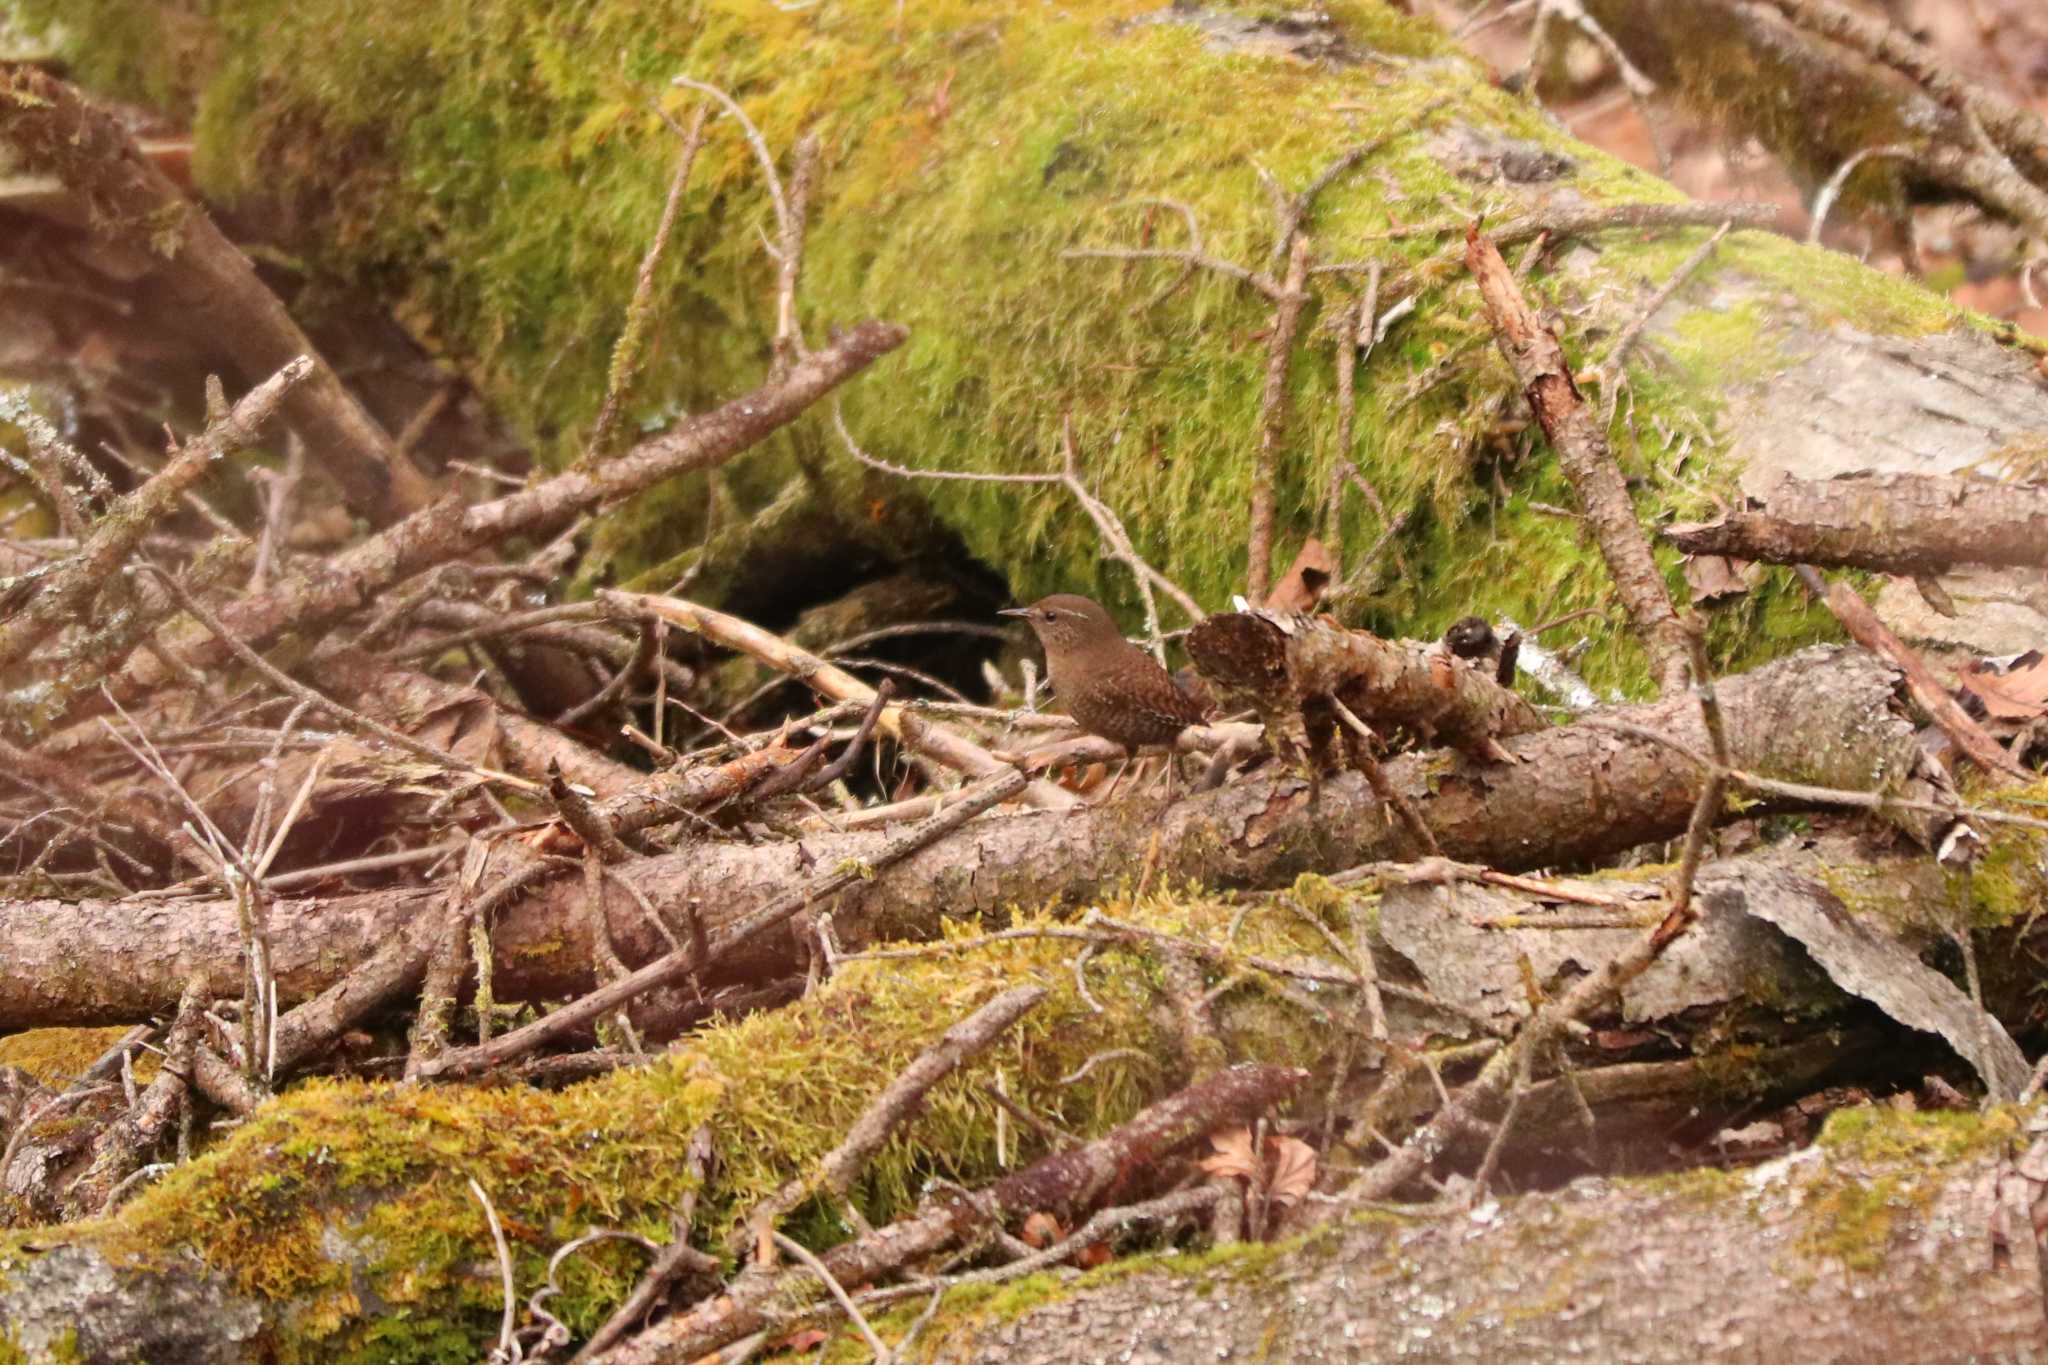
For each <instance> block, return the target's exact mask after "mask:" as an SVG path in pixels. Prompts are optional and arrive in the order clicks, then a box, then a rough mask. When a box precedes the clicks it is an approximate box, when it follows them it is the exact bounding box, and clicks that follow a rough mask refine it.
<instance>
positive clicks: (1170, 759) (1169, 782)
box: [1152, 744, 1180, 806]
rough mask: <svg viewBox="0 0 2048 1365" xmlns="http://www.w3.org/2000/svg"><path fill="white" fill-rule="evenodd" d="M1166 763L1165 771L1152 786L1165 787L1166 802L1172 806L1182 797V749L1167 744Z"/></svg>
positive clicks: (1156, 787)
mask: <svg viewBox="0 0 2048 1365" xmlns="http://www.w3.org/2000/svg"><path fill="white" fill-rule="evenodd" d="M1165 763H1166V769H1165V771H1164V772H1162V773H1160V774H1159V780H1158V781H1156V782H1154V783H1153V784H1152V786H1153V789H1154V790H1155V791H1156V790H1158V789H1160V788H1162V787H1163V788H1165V790H1166V804H1167V805H1169V806H1170V805H1172V804H1173V803H1174V802H1175V801H1177V800H1179V799H1180V751H1179V750H1177V749H1175V748H1174V747H1173V745H1171V744H1168V745H1167V746H1166V756H1165Z"/></svg>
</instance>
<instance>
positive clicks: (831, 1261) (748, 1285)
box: [592, 1066, 1309, 1365]
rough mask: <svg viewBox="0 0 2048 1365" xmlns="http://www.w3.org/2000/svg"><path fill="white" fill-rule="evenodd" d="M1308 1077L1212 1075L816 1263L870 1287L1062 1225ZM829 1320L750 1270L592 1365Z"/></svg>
mask: <svg viewBox="0 0 2048 1365" xmlns="http://www.w3.org/2000/svg"><path fill="white" fill-rule="evenodd" d="M1308 1074H1309V1073H1308V1072H1306V1071H1302V1070H1300V1069H1298V1068H1295V1067H1287V1066H1238V1067H1232V1068H1231V1069H1230V1070H1228V1071H1219V1072H1218V1073H1216V1074H1215V1075H1214V1076H1211V1077H1209V1078H1208V1079H1207V1080H1205V1081H1201V1082H1199V1083H1198V1084H1195V1085H1192V1086H1189V1087H1188V1088H1187V1089H1186V1090H1183V1091H1181V1092H1180V1093H1179V1094H1177V1095H1175V1096H1173V1097H1172V1098H1170V1099H1165V1100H1161V1101H1160V1102H1159V1103H1157V1104H1155V1105H1153V1106H1151V1107H1150V1108H1149V1109H1146V1110H1144V1111H1143V1112H1141V1113H1140V1114H1139V1115H1138V1116H1137V1117H1136V1118H1134V1119H1132V1120H1131V1121H1130V1122H1129V1123H1126V1124H1124V1125H1123V1126H1122V1127H1120V1128H1117V1129H1114V1130H1112V1131H1111V1132H1109V1133H1107V1134H1105V1135H1104V1136H1102V1137H1099V1138H1097V1139H1095V1140H1094V1141H1093V1142H1084V1143H1082V1144H1081V1145H1080V1146H1078V1147H1073V1148H1070V1149H1068V1150H1067V1151H1064V1152H1058V1153H1055V1154H1054V1155H1052V1156H1049V1157H1046V1158H1045V1159H1044V1160H1042V1161H1038V1162H1034V1163H1033V1164H1032V1165H1030V1166H1027V1167H1025V1168H1024V1169H1023V1170H1021V1171H1019V1172H1017V1173H1016V1174H1015V1175H1013V1176H1010V1177H1009V1178H1008V1179H1005V1180H1000V1181H998V1182H996V1184H995V1185H994V1186H993V1187H991V1188H990V1189H988V1190H986V1191H984V1192H982V1194H981V1195H980V1196H979V1199H978V1200H977V1201H976V1202H975V1203H970V1202H969V1201H967V1200H965V1199H961V1198H959V1197H957V1196H949V1197H946V1198H945V1199H944V1202H942V1203H939V1204H938V1206H937V1207H935V1208H932V1209H930V1210H929V1211H927V1212H925V1213H922V1214H919V1215H918V1216H917V1217H914V1218H909V1219H905V1220H904V1221H902V1222H900V1223H891V1224H890V1225H889V1226H888V1227H885V1228H878V1229H876V1230H875V1231H874V1232H872V1233H870V1234H869V1235H867V1236H865V1237H860V1238H857V1239H855V1240H854V1241H851V1242H844V1243H841V1244H840V1245H839V1246H836V1247H834V1248H832V1250H830V1251H828V1252H826V1253H825V1254H824V1258H823V1259H824V1262H825V1268H826V1269H827V1270H829V1271H831V1272H832V1275H833V1278H835V1279H837V1280H838V1281H839V1282H840V1283H841V1284H872V1283H873V1282H874V1281H876V1280H877V1279H880V1278H881V1277H882V1276H884V1275H887V1274H889V1273H890V1272H892V1271H895V1270H898V1269H901V1268H902V1267H903V1266H906V1265H909V1264H910V1263H911V1262H913V1261H916V1260H920V1259H922V1258H924V1257H927V1256H930V1255H932V1254H934V1253H936V1252H939V1251H943V1250H945V1249H946V1248H947V1247H949V1246H952V1245H954V1244H955V1243H956V1242H959V1241H960V1240H962V1239H963V1238H965V1237H967V1236H968V1235H970V1234H971V1233H973V1232H975V1231H977V1230H979V1229H981V1228H982V1227H984V1226H986V1225H987V1224H988V1222H990V1221H991V1220H993V1221H994V1222H996V1223H997V1224H999V1225H1000V1224H1004V1223H1009V1222H1012V1221H1014V1220H1015V1219H1018V1218H1021V1217H1022V1216H1023V1215H1025V1214H1027V1213H1037V1212H1040V1211H1043V1212H1047V1213H1051V1214H1053V1215H1054V1216H1055V1217H1057V1218H1059V1219H1060V1220H1061V1222H1062V1223H1072V1222H1074V1221H1076V1219H1075V1215H1076V1214H1077V1213H1081V1212H1084V1211H1086V1210H1087V1209H1089V1208H1091V1207H1092V1206H1093V1205H1094V1204H1095V1203H1096V1201H1098V1200H1099V1199H1101V1198H1102V1196H1103V1195H1104V1194H1105V1193H1106V1192H1107V1191H1108V1190H1109V1189H1110V1188H1111V1187H1112V1185H1114V1184H1115V1183H1116V1182H1117V1181H1118V1180H1120V1179H1123V1178H1126V1177H1128V1176H1130V1175H1131V1174H1132V1173H1134V1172H1140V1171H1143V1170H1144V1169H1145V1168H1147V1167H1148V1166H1150V1165H1152V1164H1153V1163H1154V1162H1156V1161H1157V1160H1158V1159H1159V1158H1160V1157H1162V1156H1164V1155H1165V1154H1166V1153H1168V1152H1170V1151H1172V1150H1173V1149H1174V1148H1175V1147H1177V1146H1179V1145H1180V1144H1181V1143H1183V1142H1186V1141H1188V1140H1189V1139H1191V1138H1195V1137H1199V1136H1201V1135H1202V1134H1203V1133H1206V1132H1209V1131H1211V1130H1212V1129H1215V1128H1218V1127H1221V1126H1222V1125H1224V1124H1226V1123H1233V1122H1236V1123H1243V1122H1246V1121H1248V1120H1250V1119H1252V1118H1255V1117H1257V1116H1258V1115H1260V1114H1262V1113H1264V1112H1265V1111H1266V1110H1267V1109H1269V1108H1271V1107H1272V1106H1273V1105H1275V1104H1278V1103H1279V1102H1280V1101H1281V1100H1283V1099H1285V1098H1286V1097H1287V1095H1288V1093H1289V1092H1290V1091H1292V1090H1293V1089H1294V1088H1295V1087H1296V1086H1298V1085H1300V1084H1301V1082H1302V1081H1304V1080H1306V1079H1308ZM832 1311H836V1310H834V1309H833V1308H832V1306H831V1300H830V1299H828V1298H827V1297H826V1296H825V1293H824V1290H823V1288H822V1287H821V1286H820V1285H819V1283H818V1281H817V1279H816V1277H815V1276H814V1275H813V1274H812V1273H811V1272H810V1271H809V1270H806V1269H801V1268H799V1269H795V1270H787V1271H780V1272H776V1271H767V1272H759V1271H753V1272H749V1273H747V1274H744V1275H742V1276H741V1277H740V1278H739V1279H738V1280H737V1281H735V1282H734V1283H733V1284H732V1285H731V1286H729V1287H728V1289H727V1290H726V1292H725V1293H724V1294H721V1295H719V1296H717V1297H716V1298H713V1299H710V1300H707V1301H706V1302H704V1303H702V1304H699V1305H698V1306H697V1307H696V1308H694V1309H692V1310H691V1311H689V1312H687V1313H683V1314H681V1315H679V1316H677V1317H673V1318H669V1319H666V1320H665V1321H662V1322H659V1323H656V1324H655V1325H654V1326H653V1327H651V1328H649V1329H648V1330H647V1331H645V1332H642V1333H641V1334H640V1335H639V1336H637V1337H634V1338H633V1339H632V1340H630V1341H627V1342H625V1343H623V1344H622V1345H620V1346H618V1347H616V1348H614V1349H613V1350H611V1351H609V1352H606V1353H605V1354H604V1355H601V1356H599V1357H597V1359H596V1360H595V1361H593V1362H592V1365H654V1363H655V1362H657V1361H672V1360H695V1359H697V1357H699V1356H701V1355H704V1354H705V1353H706V1352H709V1351H715V1350H717V1349H718V1348H719V1347H721V1346H725V1345H729V1344H730V1343H732V1342H735V1341H738V1340H739V1339H740V1338H741V1337H744V1336H749V1335H751V1334H753V1333H754V1332H757V1331H760V1330H762V1329H763V1328H766V1327H770V1326H775V1327H781V1326H785V1325H793V1324H794V1322H796V1321H800V1320H803V1319H805V1318H810V1317H814V1316H817V1315H818V1314H820V1313H824V1312H832Z"/></svg>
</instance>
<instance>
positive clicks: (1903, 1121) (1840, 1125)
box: [1817, 1104, 2020, 1165]
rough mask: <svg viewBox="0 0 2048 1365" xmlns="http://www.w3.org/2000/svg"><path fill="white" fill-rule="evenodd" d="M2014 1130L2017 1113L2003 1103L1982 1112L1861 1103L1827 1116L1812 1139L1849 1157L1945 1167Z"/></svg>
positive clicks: (1998, 1144) (2003, 1140)
mask: <svg viewBox="0 0 2048 1365" xmlns="http://www.w3.org/2000/svg"><path fill="white" fill-rule="evenodd" d="M2019 1132H2020V1124H2019V1119H2018V1116H2017V1114H2016V1113H2015V1111H2013V1110H2012V1109H2011V1108H2009V1107H2001V1108H1997V1109H1993V1110H1991V1111H1989V1112H1988V1113H1984V1114H1978V1113H1976V1112H1974V1111H1960V1110H1935V1111H1932V1112H1926V1113H1919V1112H1915V1113H1903V1112H1901V1111H1899V1110H1896V1109H1892V1108H1889V1107H1887V1106H1883V1105H1874V1104H1864V1105H1857V1106H1855V1107H1854V1108H1849V1109H1837V1110H1836V1111H1835V1112H1834V1113H1832V1114H1830V1115H1828V1120H1827V1122H1826V1123H1825V1124H1823V1125H1822V1126H1821V1131H1820V1137H1819V1138H1818V1139H1817V1140H1818V1141H1819V1142H1820V1144H1821V1145H1822V1146H1824V1147H1828V1148H1830V1149H1832V1151H1833V1152H1834V1153H1835V1155H1836V1156H1838V1157H1841V1158H1843V1159H1846V1160H1850V1161H1886V1160H1893V1161H1897V1160H1908V1161H1915V1162H1923V1163H1925V1164H1928V1165H1946V1164H1947V1163H1950V1162H1953V1161H1957V1160H1960V1159H1961V1158H1963V1157H1966V1156H1970V1155H1973V1154H1975V1153H1978V1152H1983V1151H1990V1150H1997V1149H2002V1148H2004V1147H2005V1146H2006V1145H2008V1144H2009V1143H2011V1142H2012V1141H2013V1140H2014V1139H2015V1138H2016V1137H2018V1135H2019Z"/></svg>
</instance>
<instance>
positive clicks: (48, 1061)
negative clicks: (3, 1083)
mask: <svg viewBox="0 0 2048 1365" xmlns="http://www.w3.org/2000/svg"><path fill="white" fill-rule="evenodd" d="M126 1032H128V1030H127V1029H126V1028H123V1027H119V1026H116V1027H114V1028H38V1029H29V1030H27V1031H26V1032H23V1033H10V1034H8V1035H7V1036H5V1037H0V1066H11V1067H16V1068H19V1069H20V1070H22V1071H25V1072H27V1073H28V1074H29V1075H31V1076H33V1077H34V1078H35V1079H36V1080H38V1081H41V1082H42V1083H43V1084H44V1085H48V1086H59V1087H61V1086H65V1085H69V1084H70V1083H71V1082H72V1081H73V1080H75V1079H76V1078H77V1077H78V1076H79V1075H80V1074H81V1073H82V1072H83V1071H84V1070H85V1069H86V1068H87V1067H89V1066H91V1065H92V1064H93V1062H95V1061H96V1060H98V1059H99V1055H100V1054H101V1053H103V1052H105V1051H106V1050H107V1049H108V1048H110V1047H112V1046H113V1045H114V1044H115V1043H117V1042H119V1041H120V1040H121V1035H123V1034H124V1033H126ZM133 1068H134V1072H135V1079H136V1081H137V1082H138V1083H140V1084H143V1085H147V1084H148V1083H149V1081H150V1080H151V1078H153V1077H154V1076H155V1075H156V1070H157V1054H156V1053H154V1052H150V1051H148V1050H146V1049H143V1050H138V1051H137V1052H136V1054H135V1059H134V1062H133Z"/></svg>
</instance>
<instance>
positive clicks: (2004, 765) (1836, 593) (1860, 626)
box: [1798, 564, 2035, 781]
mask: <svg viewBox="0 0 2048 1365" xmlns="http://www.w3.org/2000/svg"><path fill="white" fill-rule="evenodd" d="M1798 573H1799V581H1800V582H1801V583H1804V584H1805V585H1806V590H1807V591H1808V592H1810V593H1812V594H1813V595H1814V596H1815V597H1818V598H1820V599H1821V600H1822V601H1823V602H1826V603H1827V604H1828V610H1829V611H1831V612H1833V613H1834V614H1835V619H1836V620H1838V621H1840V622H1841V623H1842V629H1844V630H1846V631H1848V632H1849V635H1850V637H1851V638H1853V639H1854V640H1855V641H1856V643H1858V644H1860V645H1862V646H1863V647H1864V648H1865V649H1867V650H1869V651H1870V652H1871V653H1873V654H1879V655H1882V656H1884V657H1885V658H1887V659H1890V660H1891V661H1892V662H1893V663H1895V664H1897V665H1898V666H1899V667H1900V668H1901V669H1903V670H1904V671H1905V674H1906V687H1907V689H1908V690H1909V691H1911V692H1912V694H1913V700H1914V701H1916V702H1918V703H1919V704H1920V708H1921V709H1922V710H1923V711H1925V712H1927V714H1928V715H1929V716H1931V717H1933V719H1934V723H1935V724H1936V725H1939V726H1940V727H1941V729H1942V733H1944V734H1946V735H1947V736H1948V737H1949V738H1950V739H1951V740H1953V741H1954V742H1955V746H1956V747H1957V748H1958V749H1960V750H1962V751H1963V753H1965V754H1967V755H1969V757H1970V761H1971V762H1973V763H1975V764H1976V765H1977V766H1978V767H1980V768H1982V769H1983V770H1984V771H1985V773H1987V774H1988V775H1990V776H1991V777H1992V778H1993V779H1994V780H2001V781H2002V780H2007V779H2013V778H2017V779H2019V780H2020V781H2031V780H2032V779H2033V778H2034V776H2035V774H2034V773H2033V772H2032V771H2031V770H2029V769H2027V768H2026V767H2023V766H2022V765H2021V764H2020V762H2019V761H2018V760H2017V759H2015V758H2014V757H2013V756H2012V755H2011V754H2009V753H2007V752H2006V751H2005V747H2004V746H2003V745H2001V744H2000V743H1999V742H1998V741H1997V740H1995V739H1993V738H1992V737H1991V736H1990V735H1989V734H1986V733H1985V730H1984V727H1983V726H1981V725H1979V724H1978V723H1977V722H1976V721H1974V720H1972V719H1970V713H1969V712H1967V711H1965V710H1963V708H1962V707H1961V706H1959V705H1957V703H1956V699H1955V698H1954V697H1951V696H1950V695H1949V694H1948V689H1947V688H1945V687H1943V686H1942V685H1941V682H1940V680H1939V679H1937V678H1936V677H1935V676H1934V674H1933V673H1931V672H1929V671H1928V668H1927V665H1926V663H1925V662H1924V661H1923V660H1922V659H1921V658H1920V656H1919V655H1918V654H1916V653H1914V652H1913V651H1912V650H1911V649H1910V648H1908V647H1907V645H1906V642H1905V641H1904V640H1901V639H1900V638H1899V637H1898V636H1897V635H1894V634H1893V633H1892V631H1891V628H1890V627H1888V626H1887V625H1885V623H1884V622H1882V621H1880V620H1878V619H1877V613H1876V612H1874V611H1872V610H1871V609H1870V607H1869V605H1868V604H1867V603H1865V602H1864V600H1863V599H1862V598H1861V597H1859V596H1857V595H1856V590H1855V589H1854V588H1852V587H1850V586H1849V585H1848V584H1847V583H1844V582H1842V581H1840V580H1839V579H1838V580H1836V581H1835V582H1833V583H1828V582H1824V581H1822V579H1821V576H1820V574H1819V573H1817V572H1815V571H1814V570H1813V569H1810V568H1808V567H1806V566H1805V565H1803V564H1802V565H1800V566H1799V570H1798Z"/></svg>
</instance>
